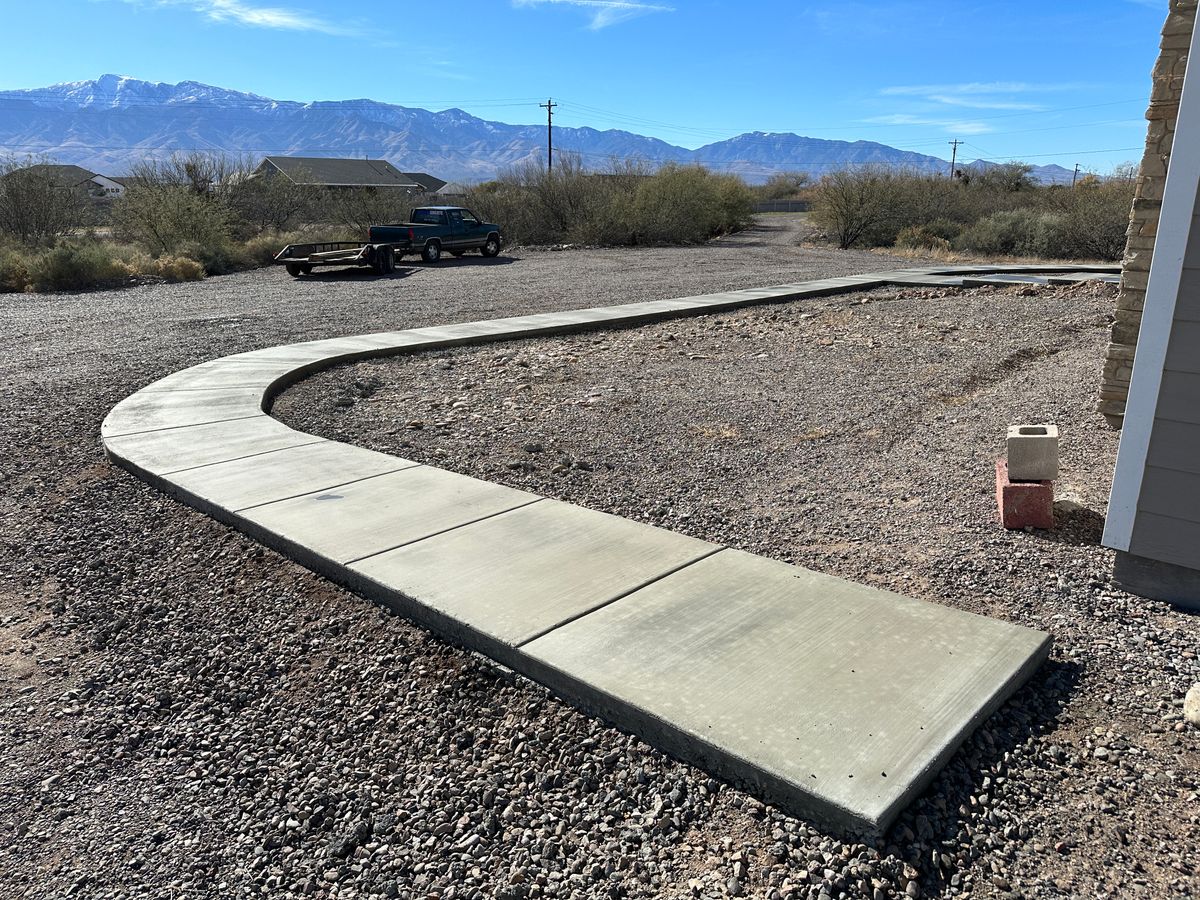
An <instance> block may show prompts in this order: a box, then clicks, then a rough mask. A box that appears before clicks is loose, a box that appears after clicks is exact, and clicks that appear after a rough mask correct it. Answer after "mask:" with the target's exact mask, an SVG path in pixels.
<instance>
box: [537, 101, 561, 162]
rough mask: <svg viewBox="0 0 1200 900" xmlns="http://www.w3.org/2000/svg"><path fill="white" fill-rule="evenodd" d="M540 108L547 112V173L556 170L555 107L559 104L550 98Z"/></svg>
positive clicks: (540, 104)
mask: <svg viewBox="0 0 1200 900" xmlns="http://www.w3.org/2000/svg"><path fill="white" fill-rule="evenodd" d="M538 106H540V107H541V108H542V109H544V110H545V111H546V171H547V172H550V171H552V170H553V169H554V107H556V106H558V104H557V103H555V102H554V98H553V97H550V98H548V99H547V100H546V102H545V103H539V104H538Z"/></svg>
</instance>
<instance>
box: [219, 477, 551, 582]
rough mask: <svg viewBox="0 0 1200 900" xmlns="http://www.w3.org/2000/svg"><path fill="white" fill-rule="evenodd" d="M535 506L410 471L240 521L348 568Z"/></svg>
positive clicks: (501, 490) (495, 488) (499, 490)
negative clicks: (440, 535)
mask: <svg viewBox="0 0 1200 900" xmlns="http://www.w3.org/2000/svg"><path fill="white" fill-rule="evenodd" d="M540 499H541V498H540V497H538V496H537V495H536V494H530V493H527V492H525V491H518V490H514V489H512V488H507V487H502V486H500V485H498V484H490V483H489V482H486V481H479V480H478V479H475V478H468V477H467V476H466V475H457V474H455V473H454V472H446V471H443V470H442V469H434V468H430V467H429V466H415V467H413V468H408V469H403V470H401V471H399V472H393V473H391V474H390V475H380V476H378V477H375V478H367V479H365V480H362V481H356V482H354V483H353V484H348V485H345V486H344V487H339V488H335V489H331V490H328V491H319V492H317V493H313V494H306V495H305V496H303V497H296V498H294V499H291V500H281V501H279V502H278V503H268V504H267V505H265V506H256V507H254V508H252V509H249V510H246V511H245V512H243V513H241V517H242V518H244V519H245V520H246V521H248V522H251V523H253V524H254V525H256V526H258V528H259V529H260V530H262V531H266V532H269V533H271V534H273V535H276V536H278V537H280V538H282V539H283V540H284V541H285V542H287V543H289V544H291V545H294V546H296V547H300V548H304V549H305V550H307V551H311V552H312V553H315V554H316V555H317V556H319V557H322V558H324V559H328V560H332V561H334V562H336V563H347V562H351V561H353V560H357V559H361V558H363V557H367V556H371V555H372V554H375V553H381V552H383V551H384V550H391V549H393V548H396V547H399V546H402V545H403V544H408V543H411V542H412V541H417V540H420V539H422V538H427V537H430V536H431V535H434V534H438V533H439V532H442V531H447V530H449V529H451V528H458V527H460V526H462V525H466V524H468V523H470V522H474V521H477V520H479V519H483V518H486V517H488V516H494V515H496V514H497V513H502V512H506V511H507V510H510V509H515V508H517V507H518V506H524V505H525V504H528V503H533V502H535V501H537V500H540Z"/></svg>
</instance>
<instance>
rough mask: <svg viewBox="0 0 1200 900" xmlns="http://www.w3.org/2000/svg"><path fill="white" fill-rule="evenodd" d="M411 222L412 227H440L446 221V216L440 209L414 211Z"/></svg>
mask: <svg viewBox="0 0 1200 900" xmlns="http://www.w3.org/2000/svg"><path fill="white" fill-rule="evenodd" d="M412 221H413V224H414V225H441V224H442V223H443V222H445V221H446V214H445V213H444V212H442V210H440V209H414V210H413V211H412Z"/></svg>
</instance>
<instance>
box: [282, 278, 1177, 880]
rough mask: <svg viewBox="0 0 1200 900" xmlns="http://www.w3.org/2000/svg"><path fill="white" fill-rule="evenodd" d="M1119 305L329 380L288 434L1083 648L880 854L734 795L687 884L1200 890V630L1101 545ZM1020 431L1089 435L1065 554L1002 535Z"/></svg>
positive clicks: (1003, 300)
mask: <svg viewBox="0 0 1200 900" xmlns="http://www.w3.org/2000/svg"><path fill="white" fill-rule="evenodd" d="M1114 291H1115V289H1114V288H1111V287H1108V286H1102V285H1096V284H1090V285H1082V286H1078V287H1075V288H1070V289H1061V288H1060V289H1042V288H1033V287H1016V288H1005V289H979V290H968V291H964V290H959V289H936V290H934V289H920V290H912V289H907V290H900V289H885V290H880V291H874V292H871V293H866V294H859V295H847V296H841V297H834V298H827V299H821V300H809V301H801V302H795V303H790V304H782V305H777V306H767V307H759V308H755V309H749V310H743V311H739V312H734V313H723V314H719V315H714V316H706V317H700V318H693V319H687V320H677V321H670V322H665V323H661V324H656V325H651V326H645V327H640V328H634V329H629V330H623V331H608V332H597V333H592V334H584V335H578V336H567V337H563V338H554V339H537V340H527V341H518V342H511V343H507V344H498V345H489V346H487V347H482V348H464V349H459V350H450V351H436V352H430V353H424V354H418V355H413V356H406V357H397V358H393V359H390V360H381V361H373V362H368V363H361V364H357V365H353V366H348V367H343V368H339V369H335V370H331V371H329V372H326V373H322V374H321V375H318V376H316V377H314V378H312V379H310V380H308V381H306V382H304V383H302V384H300V385H298V386H296V387H295V388H293V389H292V390H290V391H288V392H287V393H285V394H284V395H283V396H282V397H281V398H280V400H279V402H278V403H277V404H276V407H275V414H276V415H277V416H279V417H280V418H282V419H283V420H284V421H286V422H288V423H289V424H291V425H292V426H293V427H296V428H300V429H302V430H305V431H310V432H312V433H316V434H321V435H323V436H325V437H330V438H335V439H338V440H345V441H350V442H353V443H356V444H360V445H363V446H368V447H372V448H374V449H377V450H382V451H384V452H390V453H395V454H397V455H400V456H404V457H407V458H410V459H415V460H418V461H421V462H426V463H430V464H433V465H437V466H441V467H444V468H448V469H452V470H454V471H459V472H463V473H465V474H469V475H473V476H476V477H480V478H484V479H487V480H491V481H496V482H500V483H503V484H507V485H510V486H513V487H517V488H522V489H526V490H532V491H535V492H537V493H541V494H544V495H547V496H550V497H556V498H560V499H564V500H568V501H571V502H575V503H579V504H582V505H584V506H588V507H592V508H595V509H600V510H604V511H607V512H612V513H617V514H620V515H624V516H627V517H631V518H635V519H640V520H644V521H648V522H651V523H653V524H656V525H660V526H662V527H666V528H670V529H672V530H676V531H680V532H683V533H686V534H689V535H693V536H695V537H699V538H703V539H707V540H713V541H719V542H722V543H726V544H729V545H732V546H734V547H738V548H741V549H744V550H748V551H752V552H755V553H760V554H763V555H766V556H770V557H774V558H777V559H781V560H785V561H788V562H795V563H798V564H800V565H805V566H809V567H811V568H814V569H817V570H820V571H823V572H829V573H832V574H837V575H842V576H845V577H849V578H852V579H855V580H859V581H862V582H866V583H871V584H877V585H879V586H881V587H886V588H890V589H893V590H898V591H901V592H904V593H907V594H911V595H914V596H918V597H922V598H925V599H929V600H933V601H935V602H942V603H947V604H951V605H954V606H957V607H960V608H963V609H967V610H970V611H972V612H977V613H982V614H986V615H991V616H996V617H999V618H1003V619H1008V620H1011V621H1015V622H1019V623H1021V624H1025V625H1029V626H1033V627H1036V628H1041V629H1044V630H1047V631H1049V632H1051V633H1052V634H1053V635H1054V638H1055V641H1056V645H1055V648H1054V652H1053V656H1052V660H1051V662H1050V663H1049V664H1048V665H1046V666H1045V667H1044V668H1043V670H1042V671H1041V672H1040V673H1039V674H1038V675H1037V676H1036V677H1035V678H1034V679H1033V681H1032V682H1031V683H1030V684H1029V685H1028V686H1027V687H1026V688H1025V689H1024V690H1022V691H1021V692H1019V693H1018V695H1017V696H1016V697H1015V698H1014V699H1013V701H1011V702H1010V703H1008V704H1007V705H1006V706H1005V707H1004V708H1003V709H1002V710H1001V712H1000V713H999V714H997V715H996V716H994V717H992V718H991V719H990V720H988V722H986V723H985V724H984V726H983V727H982V728H981V729H980V731H979V732H977V733H976V735H975V736H974V737H973V738H972V739H971V740H970V741H969V742H968V743H967V745H966V747H965V748H964V749H963V750H962V751H961V752H960V753H958V754H957V755H956V757H955V758H954V759H953V760H952V761H951V763H950V765H949V766H948V767H947V769H946V770H945V772H944V773H943V774H942V776H941V777H940V778H939V779H938V780H937V782H936V783H935V785H934V787H933V788H932V789H931V790H930V791H929V792H927V794H926V795H925V796H924V797H923V798H921V799H920V800H919V801H918V802H917V803H915V804H914V805H913V807H912V808H911V809H910V810H909V811H908V813H907V814H906V815H905V816H904V817H903V818H902V820H901V822H900V823H899V824H898V825H897V826H896V827H895V828H894V829H893V830H892V832H891V834H890V835H889V840H887V841H885V842H883V844H882V845H881V846H880V847H879V848H878V850H879V851H881V853H880V855H879V856H876V855H873V854H872V853H871V852H870V851H868V852H866V853H864V851H863V848H861V847H858V846H854V845H851V844H847V843H842V842H839V841H836V840H833V839H832V838H830V837H829V836H825V835H821V834H817V833H814V832H812V831H810V830H808V829H805V828H804V826H803V825H802V824H801V823H799V822H795V821H793V820H790V819H787V818H785V817H780V816H777V815H775V814H774V813H765V814H764V812H763V811H762V810H760V809H758V808H757V807H756V805H755V804H754V803H753V802H752V801H747V800H746V799H745V798H742V797H740V796H739V795H737V794H736V793H735V792H732V791H728V790H725V791H721V792H719V793H718V795H717V798H716V801H715V802H712V803H709V802H708V801H707V798H705V801H704V802H702V803H701V804H700V806H699V807H698V808H695V809H693V810H692V811H691V812H690V814H691V815H692V817H693V818H692V819H691V824H690V827H689V828H685V829H682V833H681V834H680V835H679V837H678V839H677V840H673V839H672V837H671V832H670V830H669V829H668V832H667V834H668V838H667V841H666V849H665V853H664V851H660V850H659V849H657V848H658V845H659V844H658V842H657V841H656V845H655V846H656V849H655V853H658V854H659V858H660V860H661V859H663V858H664V857H665V858H667V859H670V860H671V861H672V862H673V864H674V866H675V867H676V868H675V869H673V871H678V870H682V871H683V872H684V873H687V874H688V875H689V878H690V879H695V880H694V881H692V880H689V881H688V882H687V883H686V884H685V883H684V881H683V875H678V876H674V877H673V878H671V879H668V880H667V881H666V882H665V883H666V884H669V885H671V886H672V887H673V888H675V889H679V888H681V887H685V886H686V885H687V884H691V885H693V886H694V890H695V892H696V893H702V894H714V895H715V894H718V893H720V892H721V891H729V892H730V893H733V894H736V893H737V892H738V891H740V890H745V891H747V892H753V893H754V894H755V895H758V896H764V895H766V896H770V892H771V891H772V890H775V891H778V892H779V894H780V895H781V896H789V895H791V896H814V897H815V896H821V895H822V894H821V891H822V890H824V891H825V892H826V893H827V894H828V895H830V896H837V895H838V894H839V892H845V893H846V895H848V896H880V895H882V896H888V895H889V892H893V891H894V892H904V893H907V894H908V895H909V896H916V895H918V894H919V893H920V892H927V893H949V894H951V895H957V894H959V893H965V894H968V895H972V896H991V895H993V894H996V895H1012V896H1063V897H1076V896H1082V895H1085V894H1086V895H1088V896H1092V895H1096V896H1113V897H1124V896H1155V897H1167V896H1173V895H1192V894H1194V893H1195V892H1196V891H1197V889H1200V879H1197V872H1196V869H1195V865H1196V851H1197V848H1198V847H1200V840H1198V838H1200V829H1198V827H1197V825H1198V823H1200V817H1198V815H1197V812H1198V809H1200V806H1198V804H1197V800H1198V796H1197V774H1198V773H1197V770H1198V767H1200V754H1198V753H1197V736H1198V733H1197V732H1196V731H1195V730H1188V729H1187V727H1186V726H1185V725H1184V724H1183V722H1182V721H1181V716H1180V706H1181V705H1182V698H1183V695H1184V693H1185V692H1186V690H1187V688H1188V687H1189V686H1190V685H1191V684H1192V683H1193V682H1194V681H1196V680H1197V677H1198V675H1200V667H1198V665H1197V658H1196V654H1197V651H1198V650H1200V642H1198V641H1197V634H1198V630H1197V619H1196V617H1195V616H1194V615H1187V614H1184V613H1182V612H1179V611H1174V610H1172V609H1171V608H1170V607H1168V606H1166V605H1165V604H1161V603H1152V602H1148V601H1145V600H1141V599H1139V598H1135V597H1131V596H1130V595H1127V594H1124V593H1122V592H1120V591H1117V590H1115V589H1114V588H1113V587H1112V586H1111V583H1110V578H1109V571H1110V569H1111V565H1112V555H1111V553H1110V552H1109V551H1107V550H1105V549H1104V548H1102V547H1100V546H1099V545H1098V540H1099V533H1100V528H1101V525H1102V521H1103V513H1104V508H1105V504H1106V501H1107V495H1108V489H1109V485H1110V478H1111V471H1112V464H1113V458H1114V455H1115V450H1116V443H1117V435H1116V434H1114V433H1113V432H1111V431H1109V430H1108V429H1107V427H1106V426H1105V425H1104V423H1103V420H1102V419H1101V418H1100V417H1099V416H1098V415H1097V414H1096V413H1095V412H1094V397H1095V386H1096V384H1097V379H1098V377H1099V366H1100V362H1101V359H1102V355H1103V348H1104V344H1105V341H1106V338H1107V326H1108V323H1109V321H1110V319H1109V314H1110V312H1111V310H1112V308H1113V301H1114ZM1020 421H1031V422H1043V421H1048V422H1055V423H1058V424H1059V426H1060V428H1061V430H1062V433H1063V435H1064V442H1063V474H1062V477H1061V478H1060V481H1059V482H1058V494H1059V498H1060V503H1059V505H1058V510H1057V513H1058V520H1059V528H1058V530H1057V531H1056V532H1054V533H1052V534H1044V533H1033V532H1030V533H1024V532H1015V533H1010V532H1005V531H1003V529H1001V528H1000V527H999V525H998V524H997V522H996V520H995V519H996V512H995V500H994V495H993V487H994V485H993V473H992V465H993V463H994V460H995V459H996V458H997V457H998V456H1000V455H1002V454H1003V440H1004V435H1005V429H1006V426H1007V425H1008V424H1010V423H1014V422H1020ZM886 649H887V645H886V639H882V640H881V644H880V652H886ZM763 689H764V690H770V686H769V685H764V686H763ZM688 774H689V775H695V773H691V772H689V773H688ZM696 777H698V776H696ZM694 785H695V782H691V783H689V787H688V789H687V790H686V791H684V792H683V794H682V796H685V797H688V798H692V797H694ZM729 840H732V845H728V844H727V841H729ZM643 846H644V845H643ZM738 853H741V854H743V856H742V857H740V858H739V857H738V856H737V854H738ZM739 861H740V862H741V869H740V870H739V869H738V868H737V866H738V864H739ZM543 865H547V864H546V863H543ZM617 871H618V872H621V873H623V872H624V871H626V870H625V869H622V868H620V867H618V869H617ZM731 879H732V880H731ZM789 886H790V887H791V888H792V893H791V894H789V893H788V887H789ZM876 891H878V892H879V893H876ZM651 893H653V890H652V891H651Z"/></svg>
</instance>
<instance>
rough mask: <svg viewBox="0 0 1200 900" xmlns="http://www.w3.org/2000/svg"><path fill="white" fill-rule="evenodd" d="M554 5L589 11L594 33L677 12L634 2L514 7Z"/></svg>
mask: <svg viewBox="0 0 1200 900" xmlns="http://www.w3.org/2000/svg"><path fill="white" fill-rule="evenodd" d="M547 4H553V5H558V6H578V7H581V8H583V9H586V10H588V11H589V12H590V13H591V15H592V21H591V24H590V25H589V26H588V27H590V28H591V29H592V30H594V31H598V30H600V29H601V28H607V27H608V26H609V25H616V24H617V23H618V22H626V21H628V20H629V19H635V18H637V17H638V16H644V15H646V14H648V13H656V12H675V7H673V6H664V5H662V4H659V3H637V2H634V0H513V6H516V7H526V6H528V7H532V6H544V5H547Z"/></svg>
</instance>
